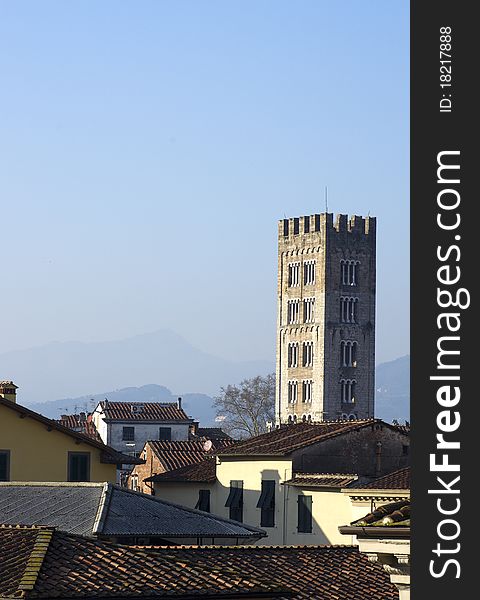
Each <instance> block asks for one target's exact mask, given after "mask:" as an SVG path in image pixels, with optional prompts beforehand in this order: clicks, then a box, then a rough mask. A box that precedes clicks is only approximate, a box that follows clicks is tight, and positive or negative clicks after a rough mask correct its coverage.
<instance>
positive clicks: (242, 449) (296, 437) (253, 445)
mask: <svg viewBox="0 0 480 600" xmlns="http://www.w3.org/2000/svg"><path fill="white" fill-rule="evenodd" d="M376 423H379V424H381V425H382V426H383V427H389V428H393V426H392V425H389V424H388V423H384V422H383V421H381V420H380V419H367V420H363V421H325V422H322V423H296V424H292V425H284V426H282V427H280V428H279V429H274V430H273V431H270V432H268V433H263V434H261V435H257V436H255V437H252V438H249V439H247V440H242V441H240V442H237V443H236V444H235V445H233V446H231V447H230V448H227V449H226V450H222V451H220V452H218V454H219V455H225V456H227V455H252V454H253V455H255V454H256V455H262V456H268V455H277V456H286V455H288V454H290V453H291V452H293V451H295V450H298V449H299V448H303V447H306V446H311V445H312V444H317V443H318V442H322V441H324V440H328V439H331V438H333V437H336V436H338V435H343V434H346V433H349V432H350V431H355V430H358V429H362V428H364V427H372V426H373V425H375V424H376Z"/></svg>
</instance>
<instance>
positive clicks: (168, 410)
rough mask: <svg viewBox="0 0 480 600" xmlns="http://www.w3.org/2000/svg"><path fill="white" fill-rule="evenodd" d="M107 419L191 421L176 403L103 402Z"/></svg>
mask: <svg viewBox="0 0 480 600" xmlns="http://www.w3.org/2000/svg"><path fill="white" fill-rule="evenodd" d="M100 404H101V406H102V408H103V410H104V412H105V416H106V418H107V419H110V420H113V421H188V422H191V419H190V418H189V417H188V415H187V413H186V412H185V411H184V410H183V408H178V405H177V404H176V403H175V402H171V403H168V404H164V403H160V402H110V401H108V402H101V403H100Z"/></svg>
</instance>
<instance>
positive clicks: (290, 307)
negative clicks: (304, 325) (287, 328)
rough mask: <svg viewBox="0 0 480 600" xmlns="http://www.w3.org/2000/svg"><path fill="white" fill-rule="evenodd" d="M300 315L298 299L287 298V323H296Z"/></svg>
mask: <svg viewBox="0 0 480 600" xmlns="http://www.w3.org/2000/svg"><path fill="white" fill-rule="evenodd" d="M299 315H300V300H289V301H288V303H287V317H288V324H289V325H291V324H293V323H298V317H299Z"/></svg>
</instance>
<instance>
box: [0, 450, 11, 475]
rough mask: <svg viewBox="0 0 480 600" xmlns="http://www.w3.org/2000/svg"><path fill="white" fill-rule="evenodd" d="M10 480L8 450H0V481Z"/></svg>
mask: <svg viewBox="0 0 480 600" xmlns="http://www.w3.org/2000/svg"><path fill="white" fill-rule="evenodd" d="M9 480H10V450H0V481H9Z"/></svg>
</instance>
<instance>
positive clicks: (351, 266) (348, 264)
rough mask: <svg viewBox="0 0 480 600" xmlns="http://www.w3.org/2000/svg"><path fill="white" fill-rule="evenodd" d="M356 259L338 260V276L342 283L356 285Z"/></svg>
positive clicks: (357, 264) (357, 265) (358, 263)
mask: <svg viewBox="0 0 480 600" xmlns="http://www.w3.org/2000/svg"><path fill="white" fill-rule="evenodd" d="M359 265H360V262H359V261H358V260H341V261H340V273H341V275H340V277H341V281H342V285H350V286H356V285H357V279H358V267H359Z"/></svg>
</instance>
